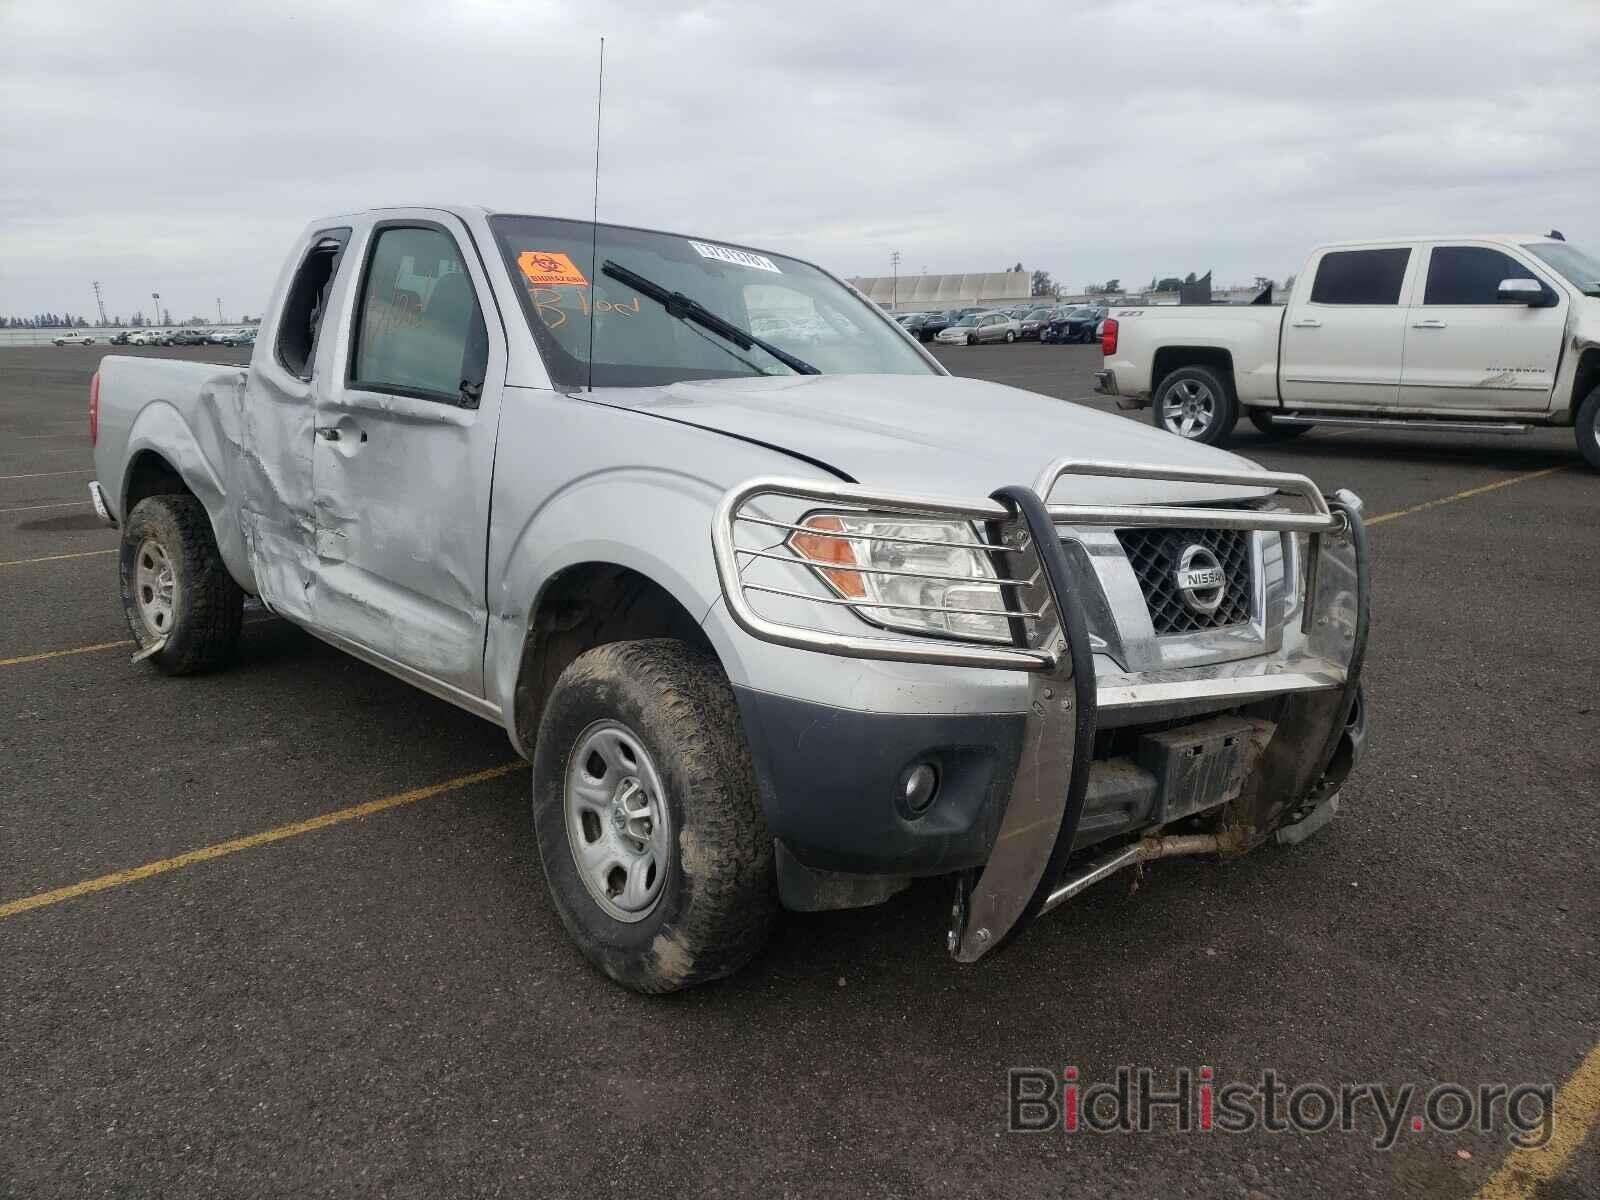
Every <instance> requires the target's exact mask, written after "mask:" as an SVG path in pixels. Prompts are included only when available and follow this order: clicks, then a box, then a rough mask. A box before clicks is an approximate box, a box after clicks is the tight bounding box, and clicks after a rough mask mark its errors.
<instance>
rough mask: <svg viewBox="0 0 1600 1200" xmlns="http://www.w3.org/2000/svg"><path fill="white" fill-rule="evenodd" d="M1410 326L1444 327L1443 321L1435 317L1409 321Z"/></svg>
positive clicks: (1423, 327) (1422, 327)
mask: <svg viewBox="0 0 1600 1200" xmlns="http://www.w3.org/2000/svg"><path fill="white" fill-rule="evenodd" d="M1411 328H1413V329H1443V328H1444V322H1443V321H1440V320H1438V319H1436V318H1431V317H1430V318H1429V319H1428V320H1426V321H1413V322H1411Z"/></svg>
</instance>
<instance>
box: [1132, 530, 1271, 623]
mask: <svg viewBox="0 0 1600 1200" xmlns="http://www.w3.org/2000/svg"><path fill="white" fill-rule="evenodd" d="M1117 540H1118V541H1119V542H1121V543H1122V551H1123V553H1124V554H1126V555H1127V556H1128V562H1129V563H1131V564H1132V565H1133V573H1134V574H1135V575H1137V576H1138V577H1139V590H1140V591H1142V592H1143V593H1144V602H1145V604H1146V605H1148V606H1149V608H1150V623H1151V624H1152V625H1154V626H1155V629H1156V633H1157V634H1158V635H1164V634H1174V633H1202V632H1204V631H1205V630H1208V629H1226V628H1227V627H1228V626H1230V625H1242V624H1244V623H1245V622H1246V621H1248V620H1249V619H1250V534H1249V533H1247V532H1246V531H1244V530H1242V529H1119V530H1117ZM1195 545H1199V546H1204V547H1205V548H1206V549H1207V550H1210V551H1211V553H1212V554H1214V555H1216V556H1217V562H1218V563H1219V564H1220V565H1221V567H1222V574H1223V577H1224V580H1225V582H1224V584H1223V592H1222V603H1221V604H1219V605H1218V606H1217V609H1216V611H1215V612H1209V613H1206V612H1197V611H1196V610H1195V609H1193V608H1191V607H1190V606H1189V604H1188V602H1187V601H1186V600H1185V599H1184V596H1183V593H1182V592H1181V591H1180V590H1179V589H1178V562H1179V560H1180V559H1181V558H1182V556H1183V552H1184V551H1185V550H1186V549H1187V548H1188V547H1190V546H1195Z"/></svg>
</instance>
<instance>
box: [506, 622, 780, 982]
mask: <svg viewBox="0 0 1600 1200" xmlns="http://www.w3.org/2000/svg"><path fill="white" fill-rule="evenodd" d="M533 821H534V829H535V832H536V833H537V835H538V841H539V857H540V860H541V861H542V862H543V864H544V875H545V881H546V882H547V883H548V884H549V888H550V895H551V898H552V899H553V900H554V901H555V906H556V911H557V913H558V914H559V915H560V917H561V922H562V924H563V925H565V926H566V929H567V932H568V933H569V934H570V935H571V936H572V939H573V941H575V942H576V943H577V944H578V949H579V950H581V951H582V952H583V954H584V956H585V957H586V958H588V959H589V961H590V962H592V963H594V964H595V966H597V967H599V968H600V969H601V970H602V971H604V972H605V973H606V974H607V975H609V976H610V977H611V978H612V979H614V980H616V981H617V982H618V983H620V984H622V985H623V986H625V987H629V988H632V989H633V990H634V991H638V992H647V993H660V992H673V991H678V990H679V989H682V988H686V987H692V986H694V985H695V984H699V983H705V982H707V981H709V980H712V979H719V978H721V977H723V976H725V975H731V974H732V973H733V972H735V971H737V970H738V969H739V968H740V967H742V966H743V965H744V964H745V963H746V962H748V961H749V960H750V959H751V958H752V957H753V956H754V955H755V954H756V953H757V952H758V951H759V950H760V949H761V947H762V946H763V945H764V944H765V942H766V940H767V935H768V933H769V931H770V929H771V926H772V922H773V919H774V917H775V915H776V912H777V886H776V870H775V866H774V861H773V849H772V839H771V837H770V835H769V834H768V832H767V827H766V821H765V820H764V819H763V817H762V815H761V808H760V800H759V798H758V795H757V790H756V782H755V770H754V768H753V766H752V764H751V761H750V752H749V750H748V748H747V747H746V745H745V741H744V734H743V730H742V726H741V724H740V721H739V710H738V707H737V705H736V704H735V702H734V697H733V689H732V688H731V687H730V686H729V685H728V680H727V677H726V676H725V675H724V674H723V673H722V670H721V668H720V667H719V666H718V664H717V663H716V661H715V660H714V659H713V658H711V657H710V656H709V655H707V654H704V653H702V652H701V651H698V650H696V649H694V648H693V647H691V646H689V645H687V644H686V643H684V642H680V641H675V640H671V639H665V638H663V639H650V640H642V641H632V642H614V643H611V644H610V645H605V646H599V647H596V648H595V649H593V650H590V651H588V652H587V653H585V654H581V655H579V656H578V657H577V658H576V659H574V660H573V662H572V664H571V665H570V666H568V667H567V669H566V670H565V671H563V672H562V673H561V676H560V678H559V679H557V680H556V683H555V686H554V688H553V689H552V690H551V692H550V696H549V698H548V700H547V702H546V705H545V710H544V716H543V718H542V719H541V720H540V722H539V733H538V738H537V740H536V742H535V744H534V754H533Z"/></svg>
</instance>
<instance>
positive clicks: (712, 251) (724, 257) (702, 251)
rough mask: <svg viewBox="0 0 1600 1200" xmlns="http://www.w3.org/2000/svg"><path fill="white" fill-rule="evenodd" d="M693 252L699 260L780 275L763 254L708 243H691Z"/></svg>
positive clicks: (775, 264) (774, 265)
mask: <svg viewBox="0 0 1600 1200" xmlns="http://www.w3.org/2000/svg"><path fill="white" fill-rule="evenodd" d="M689 245H691V246H693V247H694V252H695V253H696V254H698V255H699V256H700V257H701V258H714V259H716V260H717V261H718V262H725V263H732V264H733V265H734V266H736V267H750V268H751V269H753V270H756V271H771V272H772V273H773V274H774V275H782V274H783V272H782V271H780V270H779V269H778V264H777V263H775V262H773V261H772V260H771V259H770V258H768V257H767V256H766V255H765V254H751V253H750V251H748V250H734V249H732V248H730V247H728V246H713V245H712V244H711V243H710V242H696V241H691V242H690V243H689Z"/></svg>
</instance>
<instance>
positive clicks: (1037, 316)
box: [1028, 308, 1050, 321]
mask: <svg viewBox="0 0 1600 1200" xmlns="http://www.w3.org/2000/svg"><path fill="white" fill-rule="evenodd" d="M1049 315H1050V310H1049V309H1048V308H1036V309H1034V310H1033V311H1032V312H1031V313H1029V314H1028V320H1030V321H1042V320H1044V319H1045V318H1046V317H1048V316H1049Z"/></svg>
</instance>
